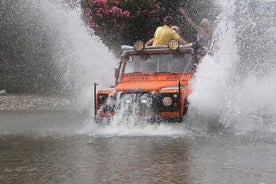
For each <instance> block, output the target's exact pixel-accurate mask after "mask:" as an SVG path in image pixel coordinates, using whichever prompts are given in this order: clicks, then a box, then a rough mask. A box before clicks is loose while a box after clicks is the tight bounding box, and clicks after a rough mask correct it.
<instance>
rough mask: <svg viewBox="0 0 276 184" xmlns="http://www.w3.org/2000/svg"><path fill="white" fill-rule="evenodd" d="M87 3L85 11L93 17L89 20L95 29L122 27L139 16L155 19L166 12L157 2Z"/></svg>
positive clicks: (95, 0)
mask: <svg viewBox="0 0 276 184" xmlns="http://www.w3.org/2000/svg"><path fill="white" fill-rule="evenodd" d="M85 1H86V3H85V4H86V6H87V7H85V11H86V14H87V15H88V16H89V17H92V18H89V19H88V20H89V25H90V26H91V28H93V29H106V28H107V27H108V28H111V27H112V26H115V27H121V26H122V25H123V24H124V22H127V21H130V20H131V19H134V18H135V17H137V16H148V17H153V16H156V15H158V13H160V12H162V11H163V10H164V8H161V6H160V4H159V3H158V2H157V1H156V0H135V1H133V0H83V2H85ZM83 4H84V3H83Z"/></svg>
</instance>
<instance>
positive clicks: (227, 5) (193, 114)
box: [189, 0, 276, 132]
mask: <svg viewBox="0 0 276 184" xmlns="http://www.w3.org/2000/svg"><path fill="white" fill-rule="evenodd" d="M218 4H219V5H221V8H222V13H221V14H220V15H219V16H218V24H217V28H216V30H215V32H214V34H216V35H218V37H219V47H220V48H219V50H218V51H217V53H215V55H214V56H213V57H209V56H207V57H205V58H204V60H203V61H202V63H201V64H200V65H199V67H198V71H197V73H196V75H195V78H194V80H193V81H192V82H191V86H192V88H193V94H192V95H191V96H190V98H189V100H190V103H191V108H190V110H189V113H190V114H189V117H190V118H189V121H193V123H194V124H197V125H198V126H204V125H205V126H206V124H208V123H210V122H213V121H215V122H218V123H219V124H220V125H223V126H224V127H232V128H234V129H236V130H237V131H238V132H248V131H263V130H265V131H275V128H276V103H275V102H276V93H275V92H276V87H275V83H276V72H275V71H276V70H275V69H276V67H275V64H276V61H275V53H276V52H275V47H274V46H275V40H276V38H275V18H274V17H275V12H274V11H273V10H275V6H276V5H275V4H276V2H275V1H271V2H269V1H267V2H264V1H257V0H256V1H242V2H239V1H218ZM273 7H274V9H273ZM255 12H257V13H255ZM252 15H254V16H252ZM264 18H266V19H265V20H264ZM273 20H274V21H273ZM268 48H269V49H268Z"/></svg>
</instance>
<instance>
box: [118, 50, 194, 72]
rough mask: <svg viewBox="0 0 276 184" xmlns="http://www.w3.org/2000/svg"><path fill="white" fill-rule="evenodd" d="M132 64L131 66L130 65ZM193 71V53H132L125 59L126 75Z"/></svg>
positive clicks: (124, 69)
mask: <svg viewBox="0 0 276 184" xmlns="http://www.w3.org/2000/svg"><path fill="white" fill-rule="evenodd" d="M130 64H131V65H130ZM192 70H193V55H192V53H191V52H183V53H176V52H166V53H161V52H157V53H153V54H152V53H132V54H127V55H125V57H124V68H123V71H122V73H124V74H156V73H188V72H191V71H192Z"/></svg>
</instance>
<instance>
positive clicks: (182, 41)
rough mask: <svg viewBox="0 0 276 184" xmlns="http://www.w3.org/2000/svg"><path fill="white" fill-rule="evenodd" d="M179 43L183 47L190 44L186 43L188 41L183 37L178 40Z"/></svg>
mask: <svg viewBox="0 0 276 184" xmlns="http://www.w3.org/2000/svg"><path fill="white" fill-rule="evenodd" d="M177 41H178V42H179V43H180V44H181V45H186V44H188V42H186V40H184V39H183V38H182V37H179V38H178V39H177Z"/></svg>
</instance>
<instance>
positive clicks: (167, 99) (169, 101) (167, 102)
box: [162, 96, 172, 106]
mask: <svg viewBox="0 0 276 184" xmlns="http://www.w3.org/2000/svg"><path fill="white" fill-rule="evenodd" d="M162 102H163V105H164V106H170V105H171V104H172V98H171V97H168V96H167V97H164V98H163V100H162Z"/></svg>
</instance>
